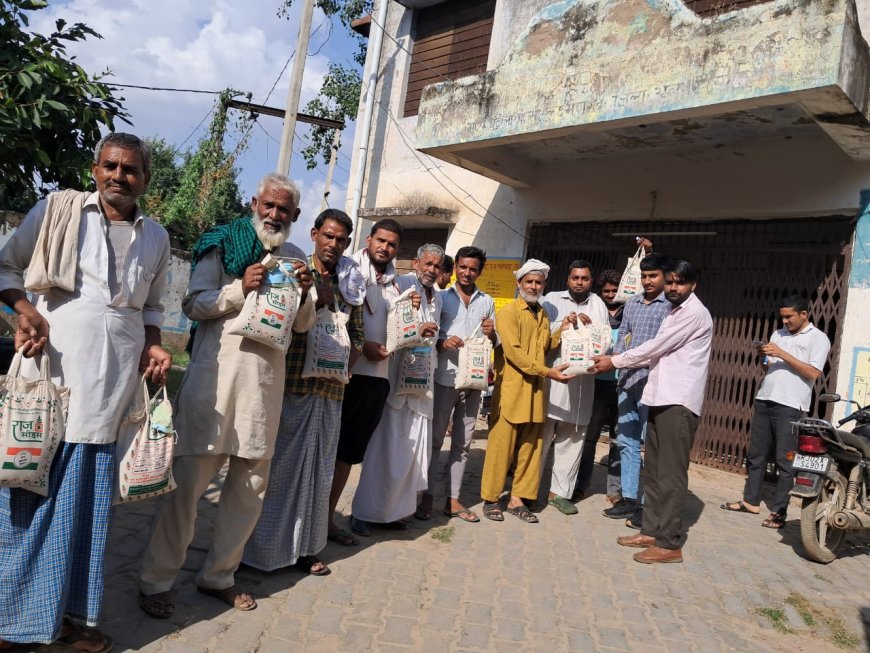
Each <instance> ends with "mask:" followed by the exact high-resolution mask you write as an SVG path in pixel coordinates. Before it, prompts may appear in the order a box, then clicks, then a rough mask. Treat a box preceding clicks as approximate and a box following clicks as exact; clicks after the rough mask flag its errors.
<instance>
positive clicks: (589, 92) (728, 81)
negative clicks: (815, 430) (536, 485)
mask: <svg viewBox="0 0 870 653" xmlns="http://www.w3.org/2000/svg"><path fill="white" fill-rule="evenodd" d="M382 2H387V3H388V6H387V7H386V18H385V19H383V28H384V38H383V40H382V45H381V48H380V51H379V52H375V51H374V48H373V45H374V44H375V43H376V42H377V39H375V38H371V39H370V44H369V52H368V61H367V70H366V75H368V73H369V72H370V71H372V70H373V69H376V70H377V84H376V86H375V87H374V95H375V104H374V112H373V119H372V121H371V126H370V130H369V132H368V134H369V136H370V139H371V140H370V144H369V148H368V152H367V156H366V157H365V160H364V161H363V157H361V156H360V155H359V153H358V149H357V155H356V157H355V160H354V163H353V169H352V177H353V175H354V174H356V172H357V170H358V167H359V166H360V165H365V166H366V169H365V175H364V183H363V185H362V186H361V198H362V201H361V207H360V210H359V216H360V217H361V218H364V219H370V220H374V219H377V218H379V217H383V216H391V217H395V218H396V219H398V220H399V221H400V222H401V223H403V224H404V226H405V227H406V229H407V230H408V235H407V237H406V238H405V241H404V245H405V247H404V248H403V253H402V254H401V255H400V257H403V258H407V257H409V255H410V253H411V251H412V250H413V249H416V247H417V245H419V244H421V243H422V242H427V241H430V242H431V241H434V242H438V243H439V244H442V245H445V246H446V248H447V251H448V253H453V252H455V250H456V249H457V248H458V247H461V246H463V245H467V244H475V245H478V246H480V247H483V248H484V249H485V250H486V251H487V253H488V255H489V257H490V259H491V260H492V264H491V265H490V266H489V267H488V269H487V271H486V276H487V277H488V278H487V286H488V288H489V289H490V290H491V291H492V292H493V293H494V294H496V295H499V296H501V297H502V298H503V300H507V298H508V297H509V296H510V289H511V279H512V277H510V276H509V273H510V270H511V269H515V268H516V267H517V266H516V261H519V260H520V259H521V258H523V257H527V256H534V257H536V258H540V259H543V260H545V261H547V262H548V263H550V264H551V265H552V266H553V268H554V271H553V276H552V279H553V285H551V288H552V287H554V286H555V287H560V284H561V283H562V279H563V278H564V276H565V274H564V273H565V272H567V270H566V268H567V265H568V263H569V262H570V261H571V260H572V259H575V258H586V259H588V260H590V261H592V262H593V264H594V265H595V266H596V267H597V268H599V269H601V268H602V267H613V268H618V269H622V268H623V267H624V265H625V260H626V257H627V256H630V255H631V254H632V253H633V250H634V240H633V236H635V235H638V234H643V235H646V236H648V237H650V238H651V239H652V240H653V241H654V243H655V248H656V250H657V251H661V252H665V253H668V254H672V255H676V256H681V257H684V258H687V259H689V260H691V261H692V262H694V263H695V264H696V265H698V266H699V267H700V268H701V270H702V280H701V283H700V285H699V289H698V294H699V296H700V297H701V298H702V299H703V301H704V302H705V303H706V304H707V306H708V307H710V309H711V312H712V313H713V316H714V319H715V329H716V335H715V341H714V355H713V362H712V366H711V375H710V380H709V382H708V387H707V401H706V405H705V414H704V416H703V419H702V426H701V430H700V431H699V436H698V439H697V443H696V448H695V452H694V454H693V455H694V459H695V460H697V461H699V462H704V463H706V464H710V465H714V466H717V467H723V468H731V469H736V468H739V467H740V465H742V461H743V454H744V450H745V446H746V442H747V437H748V424H749V419H750V416H751V403H752V398H753V396H754V393H755V390H756V388H757V384H758V382H759V379H760V377H761V372H760V369H759V366H758V364H757V360H756V357H755V355H754V352H753V350H752V346H751V342H752V341H753V340H755V339H765V338H767V337H768V336H769V334H770V332H771V331H772V330H773V329H774V328H776V326H777V319H776V315H777V314H776V302H777V300H778V298H779V297H781V296H783V295H784V294H787V293H790V292H795V291H797V292H803V293H807V294H808V295H809V296H810V297H811V299H812V317H813V321H814V322H815V323H816V325H817V326H819V327H820V328H822V329H823V330H824V331H826V332H827V333H828V335H829V336H830V337H831V339H832V341H833V342H834V347H833V350H832V354H831V359H830V361H829V368H828V369H826V371H825V374H824V376H823V378H822V380H821V381H820V382H819V384H818V385H817V391H819V392H821V391H825V390H827V391H833V390H836V391H838V392H840V393H841V394H842V395H843V396H844V397H852V398H854V399H856V400H858V401H861V402H862V403H870V335H868V334H870V329H868V328H867V326H868V323H870V218H868V217H867V216H866V215H865V209H866V208H867V203H868V201H870V192H867V193H865V191H868V189H870V123H868V103H870V95H868V94H870V49H868V46H867V43H866V42H865V40H864V38H863V37H862V33H861V28H860V25H859V14H861V15H862V17H863V13H864V12H865V11H866V8H865V7H864V6H863V5H862V6H861V7H860V8H859V9H860V10H859V9H856V6H855V3H854V0H773V1H758V0H694V1H692V0H686V1H684V2H683V1H680V0H619V1H612V0H562V1H559V2H552V1H550V2H547V1H544V0H462V1H460V0H448V1H447V2H443V1H442V2H438V1H437V0H399V1H393V0H377V1H376V3H375V10H374V12H373V22H372V23H371V28H372V30H373V32H372V34H373V36H374V33H375V32H374V30H377V29H378V27H379V25H380V23H379V21H378V17H379V16H380V14H379V10H380V7H381V4H382ZM867 14H868V17H870V11H867ZM865 24H867V23H865ZM364 79H365V77H364ZM364 90H365V89H364ZM362 106H363V104H361V112H360V119H359V121H358V127H357V134H356V145H357V148H359V146H360V145H361V143H362V141H361V139H362V138H363V136H364V134H365V132H366V128H365V126H364V124H363V123H364V121H363V119H362V118H363V111H362ZM353 208H354V207H353V206H351V207H350V209H351V211H352V210H353ZM362 231H363V232H365V231H366V227H365V225H364V226H363V229H362ZM841 406H842V405H841ZM820 410H822V408H820V407H814V411H815V412H817V413H818V411H820ZM843 410H844V409H843V408H842V407H838V408H836V409H835V413H836V414H838V415H839V414H842V412H843Z"/></svg>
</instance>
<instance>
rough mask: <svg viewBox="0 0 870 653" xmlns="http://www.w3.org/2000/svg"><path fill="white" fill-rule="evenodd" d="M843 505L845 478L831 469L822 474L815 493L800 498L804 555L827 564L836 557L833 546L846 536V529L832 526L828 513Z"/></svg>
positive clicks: (831, 513)
mask: <svg viewBox="0 0 870 653" xmlns="http://www.w3.org/2000/svg"><path fill="white" fill-rule="evenodd" d="M845 505H846V479H845V478H844V477H843V475H842V474H839V473H835V477H834V478H830V477H827V476H825V477H824V478H823V479H822V488H821V491H820V492H819V495H818V496H817V497H813V498H809V499H804V500H803V504H802V505H801V541H802V542H803V545H804V550H805V551H806V554H807V557H808V558H809V559H810V560H813V561H815V562H821V563H822V564H828V563H829V562H832V561H833V560H836V558H837V549H839V548H840V547H841V546H842V544H843V541H844V540H845V539H846V531H844V530H842V529H840V528H834V527H833V526H832V525H831V523H830V521H829V519H828V518H829V517H830V516H831V515H833V514H834V513H836V512H838V511H840V510H842V509H843V507H844V506H845Z"/></svg>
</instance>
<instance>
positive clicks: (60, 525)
mask: <svg viewBox="0 0 870 653" xmlns="http://www.w3.org/2000/svg"><path fill="white" fill-rule="evenodd" d="M91 173H92V174H93V177H94V182H95V184H96V187H97V190H96V192H80V191H75V190H63V191H60V192H57V193H51V194H50V195H49V196H48V198H47V200H43V201H41V202H39V203H38V204H37V205H36V206H34V207H33V209H31V211H30V212H29V213H28V214H27V216H26V217H25V218H24V221H23V222H22V223H21V226H20V227H18V229H16V231H15V233H14V234H13V235H12V238H11V239H10V240H9V242H8V243H6V246H5V247H4V248H3V251H2V252H0V300H2V301H3V302H4V303H5V304H6V305H8V306H10V307H11V308H12V309H13V310H14V311H15V313H16V314H17V316H18V332H17V333H16V335H15V347H16V349H20V350H23V351H24V354H25V356H33V355H35V354H38V353H39V352H44V353H45V354H47V355H48V357H49V361H50V362H51V374H52V377H53V381H54V383H56V384H58V385H61V386H67V387H68V388H69V389H70V404H69V413H68V415H67V419H66V432H65V433H64V437H63V442H61V443H60V445H59V446H58V449H57V453H56V454H55V457H54V460H53V461H52V464H51V470H50V472H49V481H48V496H45V497H42V496H39V495H37V494H35V493H33V492H30V491H28V490H24V489H21V488H11V489H10V488H2V489H0V649H5V648H11V645H12V643H16V644H17V643H28V644H35V643H42V644H48V643H50V642H52V641H57V642H58V643H60V644H63V645H65V646H66V647H68V648H70V649H72V650H78V651H91V652H96V653H106V652H107V651H110V650H111V649H112V640H111V639H110V638H109V637H107V636H106V635H103V634H102V633H101V632H99V631H98V630H96V629H95V628H94V626H96V625H97V623H98V622H99V619H100V612H101V607H102V603H103V554H104V552H105V547H106V536H107V534H108V530H109V515H110V512H111V507H112V490H113V488H114V483H115V439H116V437H117V434H118V429H119V427H120V425H121V421H122V420H123V419H124V417H125V415H126V414H127V409H128V407H129V406H130V402H131V401H132V399H133V395H134V393H135V392H136V390H137V389H139V388H141V385H140V376H139V375H140V373H143V372H144V373H145V375H146V376H148V377H149V378H150V379H151V380H152V381H154V382H156V383H162V382H163V380H164V378H165V375H166V373H167V372H168V371H169V367H170V365H171V363H172V359H171V357H170V355H169V354H168V353H167V352H166V351H165V350H164V349H163V348H162V347H161V346H160V326H161V324H162V323H163V305H162V304H161V300H160V298H161V296H162V295H163V288H164V286H165V284H166V269H167V266H168V265H169V256H170V252H169V236H168V235H167V233H166V230H165V229H163V227H161V226H160V225H159V224H157V223H156V222H155V221H154V220H152V219H151V218H149V217H147V216H145V215H143V214H142V212H141V211H140V210H139V209H138V207H137V206H136V201H137V200H138V199H139V197H141V196H142V193H144V192H145V188H146V186H147V185H148V182H149V180H150V178H151V154H150V152H149V150H148V146H147V145H146V144H145V143H143V142H142V141H141V140H140V139H139V138H138V137H136V136H133V135H132V134H122V133H116V134H109V135H108V136H106V137H105V138H103V139H102V140H101V141H100V142H99V143H98V144H97V147H96V149H95V151H94V162H93V165H92V166H91ZM25 269H26V270H27V274H26V275H25V274H24V271H25ZM25 290H26V291H28V292H29V293H32V296H33V297H34V303H33V304H31V303H30V300H29V299H28V296H27V295H26V294H25ZM21 374H22V376H24V377H25V378H31V379H35V378H38V376H39V374H38V371H37V367H36V365H35V364H34V362H32V361H30V360H26V361H25V364H23V365H22V366H21ZM28 650H29V649H28Z"/></svg>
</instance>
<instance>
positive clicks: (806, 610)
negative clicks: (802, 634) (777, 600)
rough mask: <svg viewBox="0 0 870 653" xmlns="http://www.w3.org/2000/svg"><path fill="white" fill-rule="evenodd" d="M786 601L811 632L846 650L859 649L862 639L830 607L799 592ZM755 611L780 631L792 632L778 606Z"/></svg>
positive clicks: (789, 596)
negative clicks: (817, 602) (815, 602)
mask: <svg viewBox="0 0 870 653" xmlns="http://www.w3.org/2000/svg"><path fill="white" fill-rule="evenodd" d="M784 603H785V604H787V605H790V606H792V607H793V608H794V609H795V611H796V612H797V613H798V615H799V616H800V618H801V619H802V620H803V622H804V623H805V624H806V625H807V627H808V628H810V632H811V633H812V634H813V635H815V636H817V637H823V638H826V639H828V640H829V641H830V642H832V643H833V644H834V645H836V646H837V647H839V648H841V649H843V650H846V651H857V650H858V648H859V646H860V645H861V639H860V638H859V637H858V636H857V635H855V634H854V633H852V632H851V631H849V630H848V629H847V628H846V625H845V624H844V623H843V620H842V619H841V618H840V617H839V616H838V615H837V614H835V613H834V612H832V611H831V610H829V609H828V608H825V607H823V606H819V605H816V604H814V603H813V602H812V601H810V600H809V599H807V598H806V597H805V596H803V595H802V594H800V593H798V592H792V593H791V594H789V595H788V596H787V597H786V599H785V601H784ZM755 612H756V613H757V614H760V615H762V616H763V617H765V618H767V619H768V620H769V621H770V623H771V624H772V625H773V627H774V628H775V629H776V630H778V631H779V632H781V633H790V632H792V631H791V629H790V628H789V627H788V623H787V621H786V616H785V612H784V611H783V610H780V609H778V608H756V610H755Z"/></svg>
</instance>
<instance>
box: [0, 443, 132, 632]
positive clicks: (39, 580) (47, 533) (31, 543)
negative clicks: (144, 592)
mask: <svg viewBox="0 0 870 653" xmlns="http://www.w3.org/2000/svg"><path fill="white" fill-rule="evenodd" d="M114 475H115V444H114V443H112V444H75V443H69V442H62V443H61V444H60V446H59V448H58V451H57V454H56V455H55V458H54V461H53V462H52V465H51V471H50V472H49V484H48V486H49V489H48V496H47V497H41V496H39V495H37V494H34V493H33V492H29V491H27V490H22V489H19V488H12V489H10V488H0V639H4V640H6V641H8V642H31V643H49V642H51V641H53V640H55V639H57V637H58V636H59V635H60V629H61V625H62V624H63V618H64V615H68V616H70V617H73V618H75V619H78V620H80V621H83V622H85V623H86V624H87V625H89V626H96V625H97V622H98V621H99V618H100V610H101V607H102V603H103V554H104V552H105V547H106V535H107V533H108V530H109V517H110V514H111V507H112V483H113V481H114Z"/></svg>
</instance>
